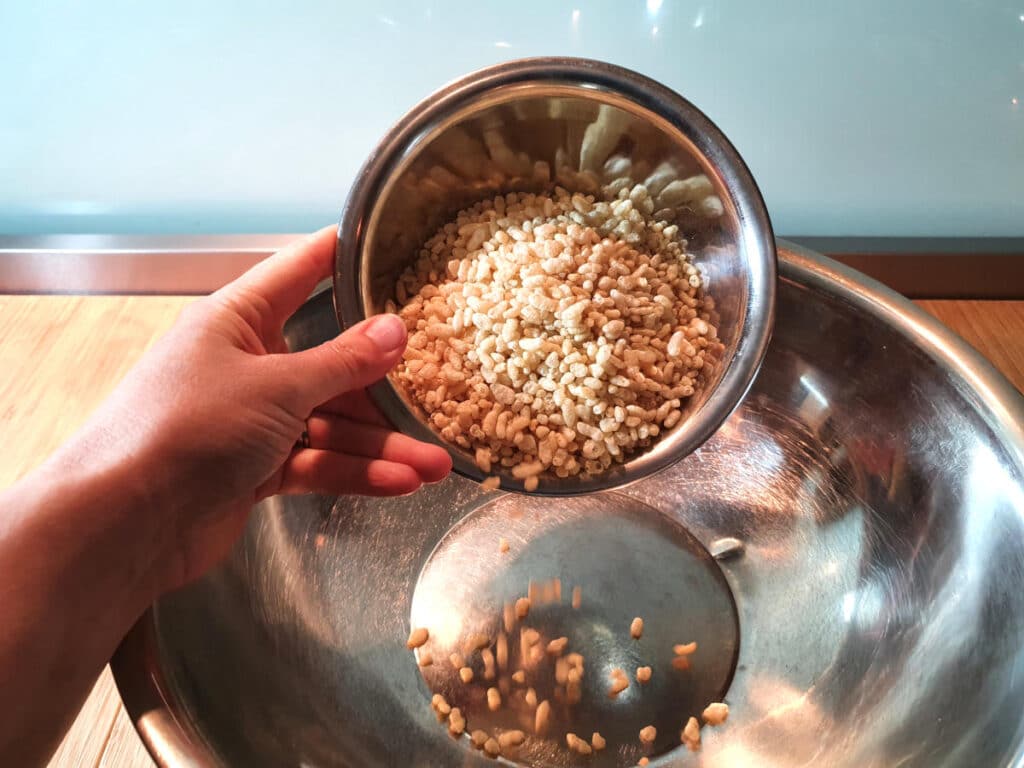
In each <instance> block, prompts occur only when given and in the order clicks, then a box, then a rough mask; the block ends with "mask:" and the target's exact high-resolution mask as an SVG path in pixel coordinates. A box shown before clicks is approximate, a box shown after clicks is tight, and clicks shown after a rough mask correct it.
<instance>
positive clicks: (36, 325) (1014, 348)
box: [0, 296, 1024, 768]
mask: <svg viewBox="0 0 1024 768" xmlns="http://www.w3.org/2000/svg"><path fill="white" fill-rule="evenodd" d="M193 300H194V299H192V298H179V297H166V296H148V297H147V296H133V297H111V296H103V297H98V296H97V297H79V296H74V297H72V296H0V365H2V368H3V370H5V371H7V372H8V375H7V376H5V377H4V378H3V379H0V444H2V445H4V446H5V449H4V453H3V456H2V458H0V487H5V486H7V485H8V484H10V483H12V482H14V481H15V480H16V479H17V478H18V477H20V476H21V475H22V474H24V473H25V472H26V471H28V470H29V469H30V468H32V467H33V466H34V465H36V464H37V463H39V462H40V461H41V460H42V459H43V458H44V457H45V456H46V455H47V454H49V453H50V452H51V451H52V450H53V449H54V448H56V446H57V445H58V444H59V443H60V442H61V441H62V440H64V439H65V438H66V437H67V436H68V435H69V434H70V433H71V432H72V431H73V430H74V429H75V428H76V427H77V426H78V425H79V424H80V423H81V422H82V421H83V420H84V419H85V417H86V416H87V415H88V414H89V413H90V412H91V411H92V410H93V409H94V408H95V407H96V406H97V405H98V404H99V403H100V401H101V400H102V399H103V397H104V396H105V395H106V394H107V393H108V392H109V391H110V390H111V388H112V387H113V386H114V384H115V383H116V382H117V381H118V380H119V379H120V378H121V377H122V376H123V375H124V373H125V371H127V370H128V368H129V367H130V366H131V365H132V364H133V363H134V362H135V360H137V359H138V357H139V356H140V355H141V354H142V352H143V351H144V350H145V349H146V347H148V346H149V344H150V343H152V341H153V340H154V339H155V338H156V337H157V336H159V335H160V334H162V333H163V332H164V331H165V330H166V329H167V328H168V327H169V326H170V325H171V323H172V322H173V321H174V319H175V318H176V317H177V315H178V313H179V312H180V311H181V308H182V307H184V306H185V305H186V304H188V303H189V302H190V301H193ZM918 303H919V304H920V305H921V306H922V307H924V309H926V310H927V311H928V312H931V313H932V314H933V315H935V316H936V317H938V318H939V319H940V320H942V321H943V322H944V323H946V324H947V325H949V326H950V327H951V328H953V330H955V331H956V332H957V333H959V334H960V335H961V336H963V337H964V338H965V339H966V340H967V341H968V342H970V343H971V344H972V345H974V347H975V348H977V349H978V350H979V351H980V352H981V353H982V354H983V355H985V356H986V357H988V358H989V360H991V361H992V362H993V363H994V364H995V366H996V367H997V368H999V369H1000V370H1001V371H1002V372H1003V373H1004V374H1005V375H1006V376H1007V377H1008V378H1009V379H1010V381H1012V382H1013V383H1014V385H1015V386H1016V387H1017V388H1018V389H1021V390H1024V301H1016V302H1008V301H922V302H918ZM50 766H51V768H72V767H74V768H95V767H96V766H105V767H107V768H153V762H152V760H151V759H150V758H149V755H148V754H147V753H146V750H145V748H144V747H143V746H142V742H141V741H140V740H139V737H138V736H137V735H136V733H135V730H134V729H133V727H132V724H131V722H130V721H129V719H128V717H127V715H126V714H125V711H124V707H123V706H122V705H121V699H120V697H119V696H118V693H117V689H116V688H115V686H114V682H113V678H112V677H111V674H110V670H109V668H107V669H105V670H104V671H103V674H102V675H100V677H99V679H98V680H97V682H96V685H95V687H94V688H93V691H92V694H91V695H90V696H89V699H88V700H87V701H86V703H85V706H84V707H83V708H82V711H81V713H80V714H79V716H78V719H77V720H76V721H75V724H74V726H73V727H72V728H71V730H70V731H69V732H68V734H67V736H66V737H65V739H64V741H63V742H62V744H61V745H60V748H59V749H58V750H57V752H56V754H55V755H54V757H53V759H52V761H51V762H50Z"/></svg>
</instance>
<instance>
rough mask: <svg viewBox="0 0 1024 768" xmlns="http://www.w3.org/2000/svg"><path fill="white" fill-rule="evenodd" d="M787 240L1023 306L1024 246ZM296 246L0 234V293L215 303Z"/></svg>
mask: <svg viewBox="0 0 1024 768" xmlns="http://www.w3.org/2000/svg"><path fill="white" fill-rule="evenodd" d="M784 236H785V237H787V239H789V240H793V241H795V242H797V243H798V244H800V245H803V246H805V247H808V248H811V249H812V250H816V251H819V252H821V253H824V254H825V255H827V256H831V257H832V258H834V259H836V260H837V261H839V262H840V263H842V264H846V265H847V266H850V267H853V268H854V269H857V270H860V271H861V272H864V273H865V274H867V275H870V276H872V277H874V278H875V279H876V280H880V281H881V282H883V283H885V284H886V285H888V286H889V287H890V288H893V289H895V290H897V291H899V292H900V293H902V294H904V295H906V296H910V297H911V298H939V299H953V298H969V299H1020V298H1024V238H922V237H897V238H874V237H867V238H865V237H808V238H803V237H795V236H789V235H784ZM296 237H299V235H288V234H266V235H190V236H184V235H37V236H33V235H25V236H23V235H5V234H3V233H0V293H113V294H149V293H158V294H173V295H179V296H180V295H183V294H204V293H212V292H213V291H216V290H217V289H218V288H221V287H223V286H224V285H225V284H226V283H228V282H230V281H231V280H234V279H235V278H236V277H238V276H239V275H241V274H242V273H243V272H244V271H245V270H246V269H248V268H249V267H251V266H253V265H254V264H256V263H257V262H258V261H261V260H262V259H265V258H266V257H267V256H269V255H270V254H272V253H273V252H274V251H276V250H277V249H278V248H280V247H281V246H282V245H285V244H286V243H288V242H290V241H292V240H294V239H295V238H296Z"/></svg>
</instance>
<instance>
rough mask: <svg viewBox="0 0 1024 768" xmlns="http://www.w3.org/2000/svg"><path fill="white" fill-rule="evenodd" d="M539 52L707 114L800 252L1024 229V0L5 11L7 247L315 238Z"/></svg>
mask: <svg viewBox="0 0 1024 768" xmlns="http://www.w3.org/2000/svg"><path fill="white" fill-rule="evenodd" d="M574 9H577V10H578V11H579V13H578V14H577V17H578V18H577V21H576V22H575V23H574V22H573V15H574V14H573V11H574ZM539 54H568V55H579V56H591V57H595V58H604V59H608V60H611V61H614V62H616V63H619V64H623V65H626V66H628V67H632V68H634V69H637V70H640V71H641V72H644V73H646V74H649V75H652V76H654V77H656V78H659V79H661V80H663V81H664V82H666V83H668V84H669V85H671V86H672V87H674V88H675V89H677V90H678V91H680V92H681V93H683V94H684V95H685V96H687V97H688V98H690V99H691V100H692V101H693V102H695V103H696V104H697V105H698V106H699V107H701V108H702V109H704V110H705V111H706V112H707V113H708V114H709V115H710V116H711V117H712V118H713V119H714V120H716V121H717V122H718V123H719V125H721V127H722V128H723V129H724V130H725V132H726V133H727V134H728V135H729V136H730V137H731V138H732V139H733V141H734V142H735V143H736V145H737V146H738V147H739V149H740V151H741V153H743V155H744V156H745V157H746V159H747V160H748V162H749V164H750V165H751V167H752V169H753V171H754V174H755V176H756V177H757V179H758V181H759V182H760V184H761V187H762V189H763V191H764V193H765V196H766V198H767V200H768V204H769V209H770V211H771V213H772V216H773V219H774V220H775V224H776V229H777V231H779V232H781V233H784V234H818V235H850V234H855V235H871V234H878V235H954V236H955V235H972V236H973V235H1009V236H1020V235H1024V0H1014V2H1002V1H998V0H988V1H986V0H972V1H964V2H953V1H952V0H896V1H894V0H885V1H882V0H867V1H865V2H856V1H854V0H847V1H846V2H842V3H839V2H813V1H812V0H807V1H806V2H801V1H799V0H782V1H781V2H780V1H778V0H776V1H775V2H765V1H763V0H747V1H741V0H733V1H731V2H710V1H707V0H705V1H700V2H672V0H664V1H663V2H662V3H659V2H658V0H648V2H607V3H588V2H584V1H583V0H577V2H576V3H565V2H552V1H551V0H519V2H502V3H491V2H484V0H473V1H472V2H458V3H440V2H432V1H431V0H426V2H407V1H404V0H403V1H401V2H399V1H398V0H392V1H391V2H375V3H371V2H365V3H353V4H345V3H342V2H336V1H335V2H332V1H331V0H316V1H314V2H306V3H301V2H295V3H290V4H288V3H284V2H282V3H265V2H228V1H226V0H219V1H218V0H208V1H206V2H195V1H194V0H184V1H182V0H178V1H176V2H145V1H139V0H136V1H133V2H116V1H115V0H92V1H91V2H67V1H65V2H56V1H54V0H24V1H23V0H0V232H7V233H38V232H268V231H297V230H305V229H310V228H312V227H314V226H317V225H319V224H321V223H323V222H329V221H331V220H333V219H334V218H335V217H336V216H337V213H338V211H339V209H340V206H341V202H342V200H343V198H344V195H345V192H346V190H347V189H348V185H349V182H350V180H351V178H352V176H353V174H354V173H355V170H356V169H357V168H358V166H359V164H360V163H361V161H362V160H363V158H364V157H365V156H366V154H367V152H368V150H369V149H370V148H371V147H372V146H373V144H374V142H375V140H376V139H377V137H379V136H380V135H381V133H382V132H383V131H384V130H385V129H386V128H387V127H388V126H389V125H390V123H391V122H392V121H394V120H395V119H396V118H397V117H398V116H399V115H400V114H401V113H402V112H403V111H404V110H405V109H406V108H407V107H409V106H411V105H412V104H413V103H414V102H416V101H417V100H419V99H420V98H422V97H423V96H425V95H426V94H427V93H428V92H430V91H431V90H433V89H434V88H435V87H437V86H438V85H440V84H441V83H443V82H445V81H446V80H448V79H451V78H453V77H456V76H458V75H461V74H464V73H466V72H468V71H470V70H472V69H474V68H477V67H480V66H482V65H485V64H489V63H493V62H497V61H500V60H503V59H508V58H518V57H521V56H530V55H539ZM1014 99H1019V101H1020V102H1021V103H1020V104H1019V105H1015V103H1014V101H1013V100H1014Z"/></svg>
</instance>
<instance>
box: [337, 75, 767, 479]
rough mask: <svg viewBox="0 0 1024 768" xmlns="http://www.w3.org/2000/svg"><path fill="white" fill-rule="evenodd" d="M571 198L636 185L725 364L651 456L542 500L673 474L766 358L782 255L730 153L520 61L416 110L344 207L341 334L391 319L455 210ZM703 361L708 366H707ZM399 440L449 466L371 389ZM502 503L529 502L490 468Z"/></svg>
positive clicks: (695, 114)
mask: <svg viewBox="0 0 1024 768" xmlns="http://www.w3.org/2000/svg"><path fill="white" fill-rule="evenodd" d="M555 182H557V183H558V184H560V185H561V186H563V187H565V188H567V189H569V191H571V192H583V193H584V194H593V195H595V196H597V197H598V198H608V197H613V196H614V194H615V193H616V192H617V191H618V190H619V189H620V188H622V187H624V186H629V187H632V186H633V185H635V184H641V183H643V184H644V185H645V186H646V187H647V189H648V191H649V192H650V194H651V197H652V200H653V206H654V216H655V218H656V219H658V220H662V221H670V222H672V223H673V224H675V225H676V226H677V227H678V228H679V233H680V236H681V237H685V238H686V240H687V242H688V246H687V250H688V252H690V253H692V254H693V257H694V263H695V264H696V265H697V266H698V267H699V268H700V270H701V274H702V275H703V277H704V280H705V285H706V286H707V290H708V295H710V297H711V298H712V299H713V300H714V302H715V313H714V322H713V324H714V325H715V327H716V328H717V329H718V337H719V339H720V341H721V345H722V350H721V352H716V354H715V357H716V358H717V362H716V364H715V365H714V366H713V369H712V372H711V373H708V374H707V375H706V376H705V377H704V380H703V382H702V383H701V385H700V386H699V387H698V390H697V392H696V393H695V394H694V395H693V396H692V397H689V398H687V399H686V400H685V401H684V403H683V419H682V420H681V421H680V423H679V424H678V425H677V426H676V427H674V428H673V429H671V430H669V431H668V432H667V433H666V434H664V435H662V436H661V438H660V439H659V440H658V442H657V443H655V445H654V446H653V447H652V448H651V449H650V450H647V451H644V452H642V453H639V454H637V455H635V456H633V457H631V458H630V459H629V460H628V461H626V462H625V463H624V464H614V465H612V466H611V467H609V468H608V469H607V470H605V471H604V472H601V473H600V474H598V475H593V476H584V475H578V476H576V477H570V478H565V479H559V478H556V477H554V476H553V474H552V475H551V476H544V477H542V478H541V483H540V487H539V489H538V490H537V492H538V493H541V494H553V495H555V494H577V493H590V492H593V491H598V490H606V489H608V488H613V487H616V486H618V485H622V484H625V483H629V482H631V481H633V480H637V479H639V478H641V477H644V476H646V475H649V474H651V473H653V472H657V471H658V470H661V469H664V468H665V467H667V466H669V465H670V464H672V463H674V462H675V461H678V460H679V459H680V458H681V457H683V456H685V455H686V454H688V453H690V451H692V450H693V449H694V448H696V447H697V446H699V445H700V444H701V443H703V442H704V441H705V440H707V439H708V438H709V437H710V436H711V435H712V434H713V433H714V432H715V430H716V429H718V427H719V426H721V424H722V422H723V421H725V419H726V418H727V417H728V416H729V414H730V413H732V411H733V410H734V409H735V408H736V406H737V405H738V404H739V402H740V400H741V399H742V398H743V396H744V395H745V394H746V392H747V390H748V388H749V387H750V384H751V382H753V380H754V376H755V375H756V374H757V369H758V366H759V365H760V364H761V360H762V359H763V358H764V353H765V350H766V349H767V347H768V339H769V337H770V335H771V329H772V313H773V311H774V307H775V280H776V255H775V241H774V239H773V236H772V229H771V223H770V222H769V220H768V212H767V211H766V210H765V205H764V201H763V200H762V199H761V193H760V192H759V191H758V189H757V185H756V184H755V183H754V179H753V177H752V176H751V175H750V172H749V171H748V170H747V167H746V165H744V163H743V160H742V159H741V158H740V156H739V154H738V153H737V152H736V150H735V149H734V148H733V146H732V145H731V144H730V143H729V141H728V139H726V137H725V136H724V135H723V134H722V132H721V131H720V130H719V129H718V128H717V127H716V126H715V125H714V123H712V122H711V121H710V120H709V119H708V118H707V117H706V116H705V115H704V114H703V113H701V112H700V110H698V109H697V108H696V107H694V106H693V105H692V104H690V103H689V102H688V101H686V100H685V99H683V98H682V97H681V96H680V95H679V94H677V93H674V92H673V91H671V90H669V89H668V88H666V87H665V86H663V85H660V84H659V83H656V82H654V81H653V80H650V79H648V78H646V77H644V76H642V75H639V74H637V73H636V72H631V71H629V70H626V69H622V68H621V67H616V66H613V65H611V64H605V63H603V62H598V61H588V60H585V59H572V58H540V59H527V60H524V61H512V62H507V63H504V64H499V65H497V66H494V67H490V68H488V69H484V70H481V71H480V72H475V73H473V74H471V75H469V76H467V77H465V78H463V79H461V80H458V81H456V82H454V83H451V84H449V85H447V86H445V87H444V88H442V89H441V90H439V91H438V92H437V93H435V94H433V95H432V96H431V97H430V98H428V99H426V100H425V101H423V102H422V103H421V104H419V105H417V106H416V107H414V108H413V109H412V110H411V111H410V112H409V113H408V114H407V115H405V116H404V117H403V118H402V119H401V120H400V121H399V122H398V123H397V124H396V125H395V127H394V128H393V129H392V130H391V131H390V132H389V133H388V134H387V135H386V136H385V137H384V138H383V139H382V140H381V142H380V144H379V145H378V147H377V148H376V149H375V150H374V152H373V154H372V155H371V156H370V158H369V159H368V160H367V161H366V164H365V165H364V166H363V169H362V170H361V171H360V172H359V174H358V176H357V177H356V181H355V183H354V184H353V185H352V190H351V192H350V193H349V196H348V199H347V200H346V202H345V210H344V212H343V214H342V219H341V226H340V227H339V230H338V231H339V234H338V251H337V262H336V269H335V275H334V288H335V297H336V311H337V314H338V319H339V322H340V323H341V325H342V326H343V327H347V326H350V325H352V324H354V323H356V322H359V321H360V320H364V319H365V318H366V317H368V316H370V315H373V314H377V313H379V312H382V311H384V308H385V306H386V302H387V300H388V299H393V298H394V295H395V283H396V280H397V278H398V275H399V274H400V273H401V271H402V270H403V269H404V268H406V267H407V266H409V265H410V263H413V262H415V260H416V258H417V256H418V254H419V250H420V248H421V246H422V244H423V243H424V242H425V241H426V240H427V239H428V238H429V237H430V236H431V235H432V234H433V233H434V232H435V231H436V230H437V228H438V227H439V226H441V225H443V224H445V223H446V222H448V221H451V219H452V218H453V216H454V215H455V214H456V213H457V212H458V211H459V210H460V209H461V208H465V207H467V206H469V205H472V204H474V203H477V202H479V201H480V200H482V199H484V198H488V197H493V196H494V195H495V194H499V193H500V194H504V193H508V192H516V191H530V192H542V191H545V190H546V189H550V186H551V185H552V184H554V183H555ZM709 355H710V352H709ZM370 394H371V395H372V397H373V398H374V400H375V401H376V402H377V404H378V406H379V407H380V408H381V410H382V411H383V412H384V413H385V415H386V416H387V417H388V418H389V419H390V420H391V422H392V423H393V424H395V425H396V426H397V427H398V428H399V429H401V430H402V431H403V432H405V433H406V434H410V435H413V436H415V437H417V438H419V439H421V440H425V441H433V442H436V443H438V444H439V445H442V446H444V447H445V448H447V449H448V451H449V452H450V453H451V454H452V461H453V463H454V466H455V470H456V471H457V472H460V473H462V474H464V475H466V476H467V477H471V478H473V479H476V480H483V479H484V477H485V474H484V473H483V472H481V471H480V469H479V468H478V467H477V465H476V463H475V462H474V460H473V453H472V451H468V450H463V449H461V448H459V447H458V446H455V445H453V444H451V443H448V442H446V441H444V440H442V439H441V438H440V436H439V435H438V434H437V433H436V431H435V430H434V429H433V428H432V427H431V426H429V424H427V423H426V419H425V417H424V414H423V411H422V409H421V408H420V407H419V406H418V405H417V404H416V403H414V402H412V401H411V399H410V398H409V397H408V396H407V395H406V394H405V392H404V391H403V390H402V388H401V387H397V386H395V385H393V384H392V383H391V381H390V379H385V380H384V381H382V382H380V383H379V384H377V385H375V386H373V387H371V388H370ZM493 473H494V474H496V475H498V477H499V479H500V481H501V487H502V488H503V489H506V490H518V489H522V487H523V481H522V480H518V479H516V478H515V477H514V476H513V475H512V472H511V469H506V468H502V467H500V466H497V465H496V466H495V467H494V469H493Z"/></svg>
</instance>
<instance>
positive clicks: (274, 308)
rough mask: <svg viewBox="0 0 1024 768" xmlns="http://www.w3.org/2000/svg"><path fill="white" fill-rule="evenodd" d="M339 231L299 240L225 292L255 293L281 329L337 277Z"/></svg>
mask: <svg viewBox="0 0 1024 768" xmlns="http://www.w3.org/2000/svg"><path fill="white" fill-rule="evenodd" d="M337 232H338V228H337V226H336V225H334V224H332V225H330V226H327V227H324V228H323V229H320V230H318V231H316V232H314V233H313V234H311V235H307V236H306V237H302V238H299V239H298V240H295V241H293V242H291V243H289V244H288V245H286V246H285V247H284V248H282V249H281V250H279V251H278V252H277V253H275V254H273V255H271V256H268V257H267V258H266V259H264V260H263V261H261V262H260V263H259V264H257V265H256V266H254V267H252V268H251V269H250V270H249V271H247V272H246V273H245V274H243V275H242V276H241V277H239V278H238V279H237V280H235V281H234V282H233V283H230V284H229V285H228V286H227V288H226V290H227V291H228V292H230V291H232V290H242V291H245V292H248V293H254V294H256V295H257V296H259V297H260V298H262V299H263V300H264V301H266V303H267V306H268V307H269V310H270V313H271V315H272V318H271V320H272V321H273V322H274V323H275V324H277V325H282V324H284V321H285V320H287V319H288V318H289V317H290V316H291V315H292V314H293V313H294V312H295V310H297V309H298V308H299V307H300V306H302V303H303V302H304V301H305V300H306V299H308V298H309V296H310V294H311V293H312V292H313V289H314V288H316V286H317V284H318V283H319V282H320V281H321V280H323V279H324V278H325V277H330V276H331V275H332V274H334V246H335V242H336V241H337Z"/></svg>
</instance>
